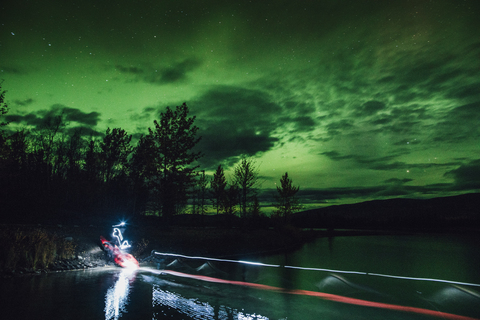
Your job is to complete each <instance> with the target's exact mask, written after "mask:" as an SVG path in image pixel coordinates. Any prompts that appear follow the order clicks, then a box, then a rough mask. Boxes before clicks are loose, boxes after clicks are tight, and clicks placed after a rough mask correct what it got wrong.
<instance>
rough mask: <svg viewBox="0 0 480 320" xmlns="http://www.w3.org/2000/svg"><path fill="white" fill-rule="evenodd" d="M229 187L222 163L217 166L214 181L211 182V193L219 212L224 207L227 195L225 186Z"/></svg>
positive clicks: (215, 207) (214, 205)
mask: <svg viewBox="0 0 480 320" xmlns="http://www.w3.org/2000/svg"><path fill="white" fill-rule="evenodd" d="M226 187H227V180H226V179H225V173H224V171H223V168H222V165H219V166H218V167H217V170H216V171H215V173H214V174H213V178H212V181H211V182H210V194H211V195H212V205H213V208H214V209H215V210H216V211H217V214H219V213H221V212H222V211H223V210H224V208H223V198H224V197H225V192H226V190H225V188H226Z"/></svg>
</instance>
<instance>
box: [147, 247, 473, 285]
mask: <svg viewBox="0 0 480 320" xmlns="http://www.w3.org/2000/svg"><path fill="white" fill-rule="evenodd" d="M155 254H158V255H162V256H172V257H181V258H187V259H200V260H213V261H223V262H233V263H243V264H249V265H256V266H262V267H275V268H279V267H282V266H281V265H278V264H266V263H261V262H250V261H242V260H228V259H217V258H207V257H195V256H185V255H181V254H174V253H162V252H156V251H155ZM283 267H284V268H288V269H297V270H307V271H324V272H332V273H345V274H359V275H365V276H375V277H386V278H394V279H403V280H416V281H430V282H442V283H448V284H456V285H464V286H472V287H480V284H476V283H469V282H459V281H452V280H443V279H433V278H415V277H405V276H395V275H388V274H381V273H371V272H363V271H344V270H335V269H324V268H305V267H296V266H283Z"/></svg>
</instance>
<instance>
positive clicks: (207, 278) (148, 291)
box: [0, 235, 480, 320]
mask: <svg viewBox="0 0 480 320" xmlns="http://www.w3.org/2000/svg"><path fill="white" fill-rule="evenodd" d="M478 240H479V238H478V237H467V236H463V237H460V236H432V235H428V236H419V235H416V236H364V237H336V238H331V239H327V238H322V239H318V240H317V241H315V242H313V243H309V244H307V245H305V246H304V247H303V248H302V249H301V250H299V251H296V252H294V253H291V254H288V255H275V256H266V257H262V258H255V261H257V262H262V263H265V264H268V265H269V266H261V265H250V264H241V263H232V262H221V261H208V260H202V259H186V258H183V259H175V257H165V265H168V267H167V268H166V269H168V270H174V271H175V272H165V270H158V269H157V267H158V265H157V264H151V265H144V266H142V267H141V268H140V270H137V271H133V272H132V271H128V270H125V269H120V268H116V267H108V268H101V269H100V268H99V269H93V270H86V271H70V272H62V273H52V274H45V275H38V276H27V277H20V278H13V279H2V280H1V291H0V292H1V293H0V298H1V300H0V301H2V303H1V304H2V306H3V313H2V319H225V320H226V319H302V320H303V319H459V320H460V319H468V318H477V319H480V286H478V285H477V286H475V285H469V284H480V272H479V266H480V264H479V263H480V246H479V245H478V244H479V242H478ZM158 257H160V256H158ZM246 259H247V258H245V260H246ZM250 261H252V259H250ZM285 266H287V267H285ZM162 267H163V266H162ZM290 267H304V268H306V269H297V268H290ZM319 269H322V270H319ZM323 269H328V270H323ZM367 273H368V274H367ZM189 275H193V276H189ZM390 275H392V276H400V277H414V278H416V279H413V280H410V279H405V278H392V277H389V276H390ZM419 278H428V279H440V280H448V281H455V282H456V283H447V282H439V281H426V280H420V279H419ZM404 307H408V308H404ZM439 312H444V314H439ZM459 316H464V317H468V318H462V317H459Z"/></svg>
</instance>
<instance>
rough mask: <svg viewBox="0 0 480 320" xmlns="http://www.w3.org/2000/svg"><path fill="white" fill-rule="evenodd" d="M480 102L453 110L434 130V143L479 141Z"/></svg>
mask: <svg viewBox="0 0 480 320" xmlns="http://www.w3.org/2000/svg"><path fill="white" fill-rule="evenodd" d="M479 123H480V101H477V102H474V103H470V104H466V105H462V106H459V107H456V108H453V109H451V110H450V111H449V112H448V113H446V114H445V116H443V117H442V118H441V119H440V121H439V123H437V124H436V125H435V128H434V134H433V135H434V138H433V139H434V141H440V142H451V143H455V142H465V141H470V140H475V141H477V140H478V139H479V137H480V126H479Z"/></svg>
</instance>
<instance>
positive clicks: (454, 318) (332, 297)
mask: <svg viewBox="0 0 480 320" xmlns="http://www.w3.org/2000/svg"><path fill="white" fill-rule="evenodd" d="M158 273H160V274H162V273H165V274H170V275H173V276H177V277H183V278H191V279H196V280H200V281H207V282H213V283H223V284H232V285H237V286H244V287H250V288H254V289H259V290H269V291H274V292H280V293H287V294H295V295H306V296H312V297H318V298H320V299H324V300H329V301H334V302H340V303H347V304H352V305H358V306H364V307H371V308H380V309H389V310H395V311H403V312H410V313H416V314H422V315H427V316H434V317H439V318H443V319H450V320H479V319H476V318H471V317H467V316H461V315H456V314H452V313H446V312H441V311H435V310H429V309H423V308H418V307H409V306H401V305H396V304H390V303H383V302H374V301H368V300H362V299H356V298H349V297H345V296H340V295H336V294H330V293H324V292H316V291H309V290H297V289H295V290H286V289H283V288H279V287H274V286H269V285H265V284H259V283H252V282H244V281H234V280H225V279H219V278H213V277H208V276H202V275H193V274H188V273H182V272H178V271H172V270H160V271H158Z"/></svg>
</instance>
